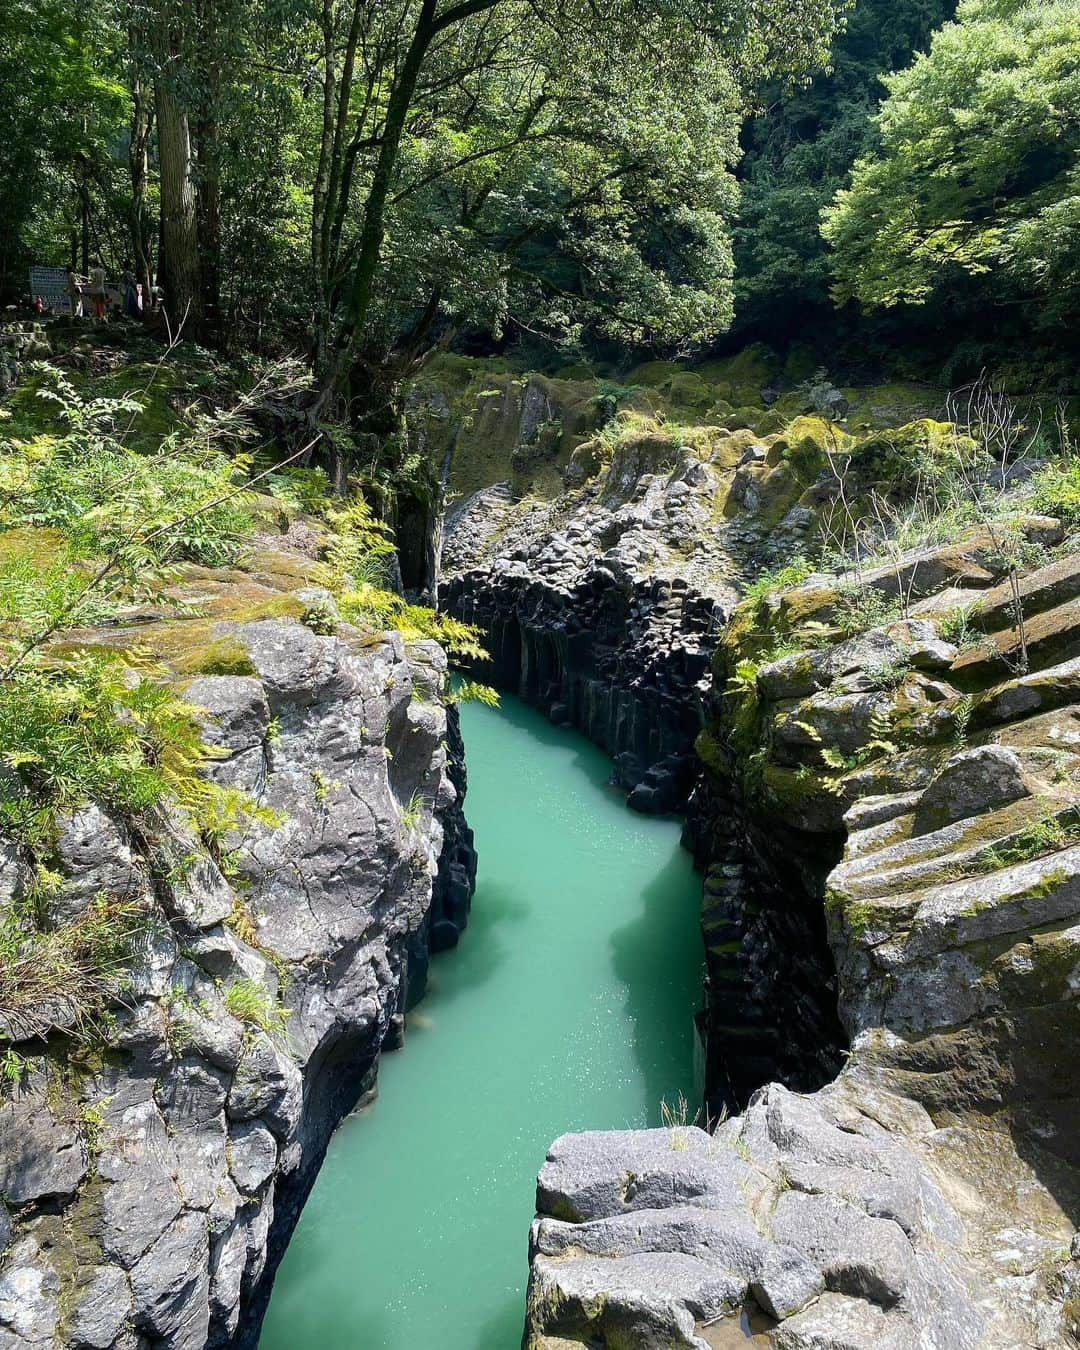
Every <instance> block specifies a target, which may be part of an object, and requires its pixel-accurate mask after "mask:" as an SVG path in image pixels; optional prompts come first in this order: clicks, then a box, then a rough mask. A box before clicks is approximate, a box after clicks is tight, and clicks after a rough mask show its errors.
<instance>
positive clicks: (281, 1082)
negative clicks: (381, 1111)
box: [0, 620, 474, 1350]
mask: <svg viewBox="0 0 1080 1350" xmlns="http://www.w3.org/2000/svg"><path fill="white" fill-rule="evenodd" d="M229 631H230V640H232V641H239V642H240V643H241V644H242V646H243V648H244V649H245V650H246V652H247V653H248V655H249V657H250V667H251V669H252V671H253V674H251V675H242V676H241V675H228V676H200V677H197V678H196V679H194V680H193V681H192V682H191V683H190V684H189V685H188V686H187V689H186V697H187V698H188V699H189V700H190V701H191V702H192V703H195V704H197V705H199V706H201V707H202V708H205V709H206V727H207V736H208V739H209V740H210V741H211V742H212V743H213V744H216V745H218V746H219V747H221V749H222V750H223V751H224V752H225V755H224V757H223V758H221V759H220V760H217V761H215V762H214V763H213V765H212V767H211V770H210V772H211V773H212V775H213V776H214V777H215V778H216V779H217V780H218V781H219V782H221V783H224V784H229V785H235V786H237V787H239V788H242V789H243V790H244V791H246V792H249V793H250V794H252V796H253V797H255V798H256V799H257V801H258V802H259V803H260V805H262V806H265V807H267V808H269V809H270V810H271V811H272V812H274V813H276V814H275V816H274V822H275V823H255V824H252V825H251V826H250V827H249V828H248V830H247V832H246V834H245V837H244V839H243V840H242V841H234V842H241V843H242V846H241V847H240V849H239V852H238V854H236V855H234V856H237V857H238V858H239V859H240V861H239V866H238V871H237V872H236V874H230V876H229V877H228V878H226V877H225V876H223V875H222V873H221V872H220V871H219V869H218V868H217V866H216V865H215V864H214V862H213V861H212V859H211V858H210V857H209V855H207V854H206V853H205V852H204V851H202V850H201V849H200V847H199V846H198V844H197V843H196V842H195V841H194V840H193V839H192V838H191V837H190V836H185V835H184V832H183V826H182V824H181V823H180V822H179V821H178V820H173V819H169V818H168V817H162V818H161V819H160V820H159V821H158V822H157V823H156V825H155V828H154V830H153V831H152V832H150V831H148V832H147V833H145V834H143V835H141V836H140V837H135V836H134V835H132V834H131V833H130V832H129V831H127V830H125V828H124V827H123V826H122V825H121V824H120V823H119V822H117V821H115V820H111V819H110V818H109V817H108V816H107V815H105V813H103V812H102V811H101V810H99V809H98V808H97V807H95V806H88V807H86V808H85V809H84V810H82V811H80V812H78V813H77V814H76V815H75V816H74V817H72V818H71V819H69V820H68V821H66V822H65V823H64V825H63V828H62V832H61V838H60V843H59V846H58V860H59V867H60V870H61V872H62V875H63V882H62V887H61V890H60V892H59V900H58V903H60V904H62V906H63V909H64V912H65V914H66V915H67V916H69V917H70V916H75V915H77V914H78V913H79V912H80V910H81V909H85V907H86V906H87V905H88V904H89V903H90V901H91V900H92V898H93V897H94V896H95V895H97V894H98V893H99V892H102V891H106V892H108V893H109V894H110V895H122V896H125V897H127V898H129V899H130V900H132V901H135V902H137V903H138V904H139V905H140V906H141V908H142V911H143V913H144V914H145V915H146V918H147V935H146V937H145V939H144V940H143V941H142V944H141V947H140V951H139V960H138V964H137V966H136V968H135V969H134V971H133V972H132V977H131V983H130V988H129V990H128V992H127V994H126V995H125V996H124V997H123V998H122V1000H121V1002H120V1004H119V1006H118V1007H117V1008H116V1009H115V1018H114V1021H113V1022H112V1024H111V1026H109V1027H108V1028H107V1030H106V1033H105V1035H104V1039H103V1042H102V1044H101V1045H100V1046H99V1047H97V1048H96V1049H94V1050H93V1051H88V1052H87V1053H86V1054H85V1055H84V1056H83V1057H82V1058H75V1059H65V1058H64V1057H62V1056H61V1054H60V1052H59V1050H54V1049H51V1048H50V1046H49V1045H48V1044H43V1043H42V1042H40V1041H35V1040H34V1039H33V1036H32V1033H33V1030H34V1028H33V1026H31V1025H29V1024H28V1025H26V1026H23V1027H22V1028H6V1032H7V1033H8V1034H9V1038H10V1039H13V1040H15V1041H16V1042H17V1043H18V1044H19V1048H20V1050H22V1051H24V1052H25V1053H26V1054H27V1056H28V1062H29V1064H30V1066H31V1067H30V1072H29V1073H28V1074H27V1075H26V1076H25V1077H24V1078H23V1080H22V1081H21V1082H20V1083H18V1085H17V1086H15V1087H14V1089H11V1090H8V1091H6V1092H5V1097H4V1100H3V1102H2V1103H0V1192H2V1194H3V1200H4V1203H3V1206H2V1207H0V1217H2V1221H3V1240H4V1246H5V1248H6V1250H5V1254H4V1257H3V1260H2V1263H0V1345H4V1346H16V1345H17V1346H20V1347H23V1346H25V1347H30V1346H41V1347H45V1346H54V1345H71V1346H79V1347H99V1348H102V1350H103V1348H104V1347H116V1350H121V1348H123V1350H131V1348H133V1347H136V1346H148V1345H155V1346H158V1345H160V1346H170V1347H192V1350H194V1348H195V1347H202V1346H205V1345H225V1344H252V1345H253V1344H255V1342H256V1340H257V1332H258V1323H259V1319H260V1317H261V1313H262V1310H263V1307H264V1305H265V1299H266V1297H267V1295H268V1292H269V1281H270V1278H271V1277H272V1274H273V1270H274V1267H275V1265H276V1263H277V1260H278V1258H279V1257H280V1254H281V1252H282V1250H283V1248H284V1245H285V1243H286V1241H287V1239H288V1236H289V1233H290V1232H291V1230H292V1227H293V1224H294V1222H295V1219H296V1216H297V1214H298V1212H299V1209H300V1206H301V1205H302V1203H303V1200H304V1198H305V1196H306V1194H307V1192H308V1189H309V1188H310V1185H311V1183H312V1181H313V1179H314V1176H315V1173H316V1171H317V1169H318V1166H319V1163H320V1161H321V1158H322V1155H323V1152H324V1150H325V1147H326V1143H327V1141H328V1139H329V1137H330V1134H331V1132H332V1131H333V1129H334V1127H335V1125H336V1124H337V1122H338V1120H339V1119H340V1118H341V1116H342V1115H343V1114H344V1113H345V1112H347V1111H349V1110H350V1109H352V1108H353V1106H354V1105H355V1104H356V1103H357V1102H358V1101H359V1100H361V1099H362V1098H363V1096H364V1095H365V1094H366V1093H369V1092H371V1091H372V1090H373V1087H374V1082H375V1074H376V1069H377V1064H378V1057H379V1053H380V1050H381V1049H382V1048H383V1047H385V1046H388V1045H389V1046H394V1045H396V1044H398V1043H400V1040H401V1036H402V1013H403V1010H404V1008H405V1006H406V1003H407V1001H408V1000H409V998H410V997H411V996H415V995H416V993H417V979H419V980H420V981H421V982H422V976H423V971H424V967H425V963H426V957H427V951H428V948H429V945H430V941H431V936H432V934H433V932H434V933H436V934H437V936H436V943H441V944H443V945H445V944H446V943H448V942H449V941H450V940H451V939H450V935H449V933H448V929H449V928H452V927H454V926H455V925H460V924H463V923H464V919H465V911H466V909H467V904H468V896H469V893H470V891H471V884H472V870H473V865H474V858H473V855H472V850H471V838H470V836H469V834H468V831H467V827H465V825H464V822H463V819H462V817H461V815H460V797H459V793H458V791H457V790H456V789H455V786H454V778H455V776H456V777H457V778H458V782H459V783H461V784H462V785H463V777H461V776H460V775H459V774H458V772H457V770H452V769H451V767H450V766H449V765H448V762H447V748H446V746H447V737H448V724H447V711H446V709H445V707H444V706H443V703H442V702H441V698H442V695H443V693H444V686H445V678H446V662H445V657H444V655H443V653H442V651H441V649H440V648H439V647H438V646H436V645H435V644H434V643H427V642H422V643H416V644H411V645H410V646H409V647H408V649H406V646H405V644H404V643H403V642H402V639H401V638H400V637H399V636H398V635H397V634H386V635H383V636H382V637H381V638H379V639H376V640H371V639H361V638H360V637H359V635H357V634H353V635H351V636H350V635H348V634H346V635H343V636H320V635H317V634H316V633H314V632H312V631H310V630H309V629H308V628H306V627H304V626H303V625H301V624H300V623H298V622H282V621H276V620H275V621H259V622H252V623H246V624H234V625H230V626H229ZM450 743H451V744H453V743H454V738H453V734H452V731H451V734H450ZM447 843H448V846H447V847H444V844H447ZM170 848H171V853H168V854H167V853H166V850H167V849H170ZM165 856H172V857H174V858H175V859H178V860H179V861H178V863H177V865H176V866H174V867H172V868H171V869H165V868H163V866H162V859H163V857H165ZM3 880H4V886H5V891H4V896H5V900H6V901H7V902H8V903H10V902H11V900H12V899H13V898H15V897H17V896H18V895H19V894H20V891H21V889H22V888H23V887H24V886H25V884H26V882H27V880H28V879H27V878H26V877H25V876H22V875H20V871H19V868H18V866H17V864H15V863H9V864H8V865H7V866H5V869H4V874H3ZM42 1014H43V1019H42V1020H43V1022H47V1021H48V1020H49V1019H50V1017H51V1016H52V1013H51V1012H50V1010H46V1009H43V1010H42ZM39 1051H44V1053H37V1052H39Z"/></svg>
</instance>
